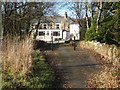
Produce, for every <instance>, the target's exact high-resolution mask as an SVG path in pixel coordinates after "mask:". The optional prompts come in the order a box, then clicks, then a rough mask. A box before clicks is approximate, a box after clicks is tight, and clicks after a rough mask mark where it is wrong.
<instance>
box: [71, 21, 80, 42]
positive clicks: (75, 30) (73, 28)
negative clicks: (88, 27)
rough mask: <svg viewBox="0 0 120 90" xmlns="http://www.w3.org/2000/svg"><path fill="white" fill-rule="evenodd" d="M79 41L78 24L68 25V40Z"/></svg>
mask: <svg viewBox="0 0 120 90" xmlns="http://www.w3.org/2000/svg"><path fill="white" fill-rule="evenodd" d="M74 37H75V40H80V30H79V24H77V23H72V24H70V38H71V39H72V40H74Z"/></svg>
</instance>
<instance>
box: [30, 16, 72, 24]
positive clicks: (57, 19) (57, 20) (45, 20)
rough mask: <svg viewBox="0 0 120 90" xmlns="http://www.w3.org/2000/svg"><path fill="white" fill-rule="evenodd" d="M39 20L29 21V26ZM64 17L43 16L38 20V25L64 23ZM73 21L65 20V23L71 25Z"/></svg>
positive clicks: (70, 19)
mask: <svg viewBox="0 0 120 90" xmlns="http://www.w3.org/2000/svg"><path fill="white" fill-rule="evenodd" d="M38 20H39V19H33V20H32V21H31V24H34V23H38ZM64 20H65V19H64V17H62V16H44V17H42V18H41V19H40V23H52V22H53V23H61V21H64ZM73 21H74V19H72V18H67V20H66V22H68V23H72V22H73Z"/></svg>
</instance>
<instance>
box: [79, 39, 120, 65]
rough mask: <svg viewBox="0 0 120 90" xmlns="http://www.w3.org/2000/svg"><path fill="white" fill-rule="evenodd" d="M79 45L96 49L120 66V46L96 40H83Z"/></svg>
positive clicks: (109, 60)
mask: <svg viewBox="0 0 120 90" xmlns="http://www.w3.org/2000/svg"><path fill="white" fill-rule="evenodd" d="M79 45H80V46H81V47H82V48H86V49H91V50H94V51H95V52H97V53H99V54H101V55H102V56H104V57H105V58H106V60H108V62H112V63H113V65H115V66H120V47H117V46H115V45H108V44H105V43H99V42H95V41H81V42H80V43H79Z"/></svg>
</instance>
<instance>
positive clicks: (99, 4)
mask: <svg viewBox="0 0 120 90" xmlns="http://www.w3.org/2000/svg"><path fill="white" fill-rule="evenodd" d="M101 12H102V2H99V3H98V15H97V21H96V23H97V26H96V32H98V29H99V22H100V17H101Z"/></svg>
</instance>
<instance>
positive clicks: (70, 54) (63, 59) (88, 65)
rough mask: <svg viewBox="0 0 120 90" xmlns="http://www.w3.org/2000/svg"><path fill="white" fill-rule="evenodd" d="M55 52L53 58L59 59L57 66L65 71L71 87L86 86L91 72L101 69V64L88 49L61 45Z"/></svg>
mask: <svg viewBox="0 0 120 90" xmlns="http://www.w3.org/2000/svg"><path fill="white" fill-rule="evenodd" d="M53 52H54V53H55V54H54V55H53V57H52V59H54V60H55V61H59V63H57V67H56V68H58V69H59V70H60V71H61V72H62V73H63V75H64V76H65V77H66V80H67V82H68V83H69V84H68V85H69V86H70V87H71V88H85V87H86V80H87V79H88V77H89V76H90V74H92V73H94V72H98V71H100V70H101V68H100V67H99V66H100V65H101V64H100V63H98V62H97V61H96V60H95V58H94V56H92V55H90V54H89V53H88V52H87V51H86V50H83V49H80V48H77V49H76V51H74V50H73V48H70V47H59V48H58V49H56V50H55V51H53ZM51 53H52V52H51Z"/></svg>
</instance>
